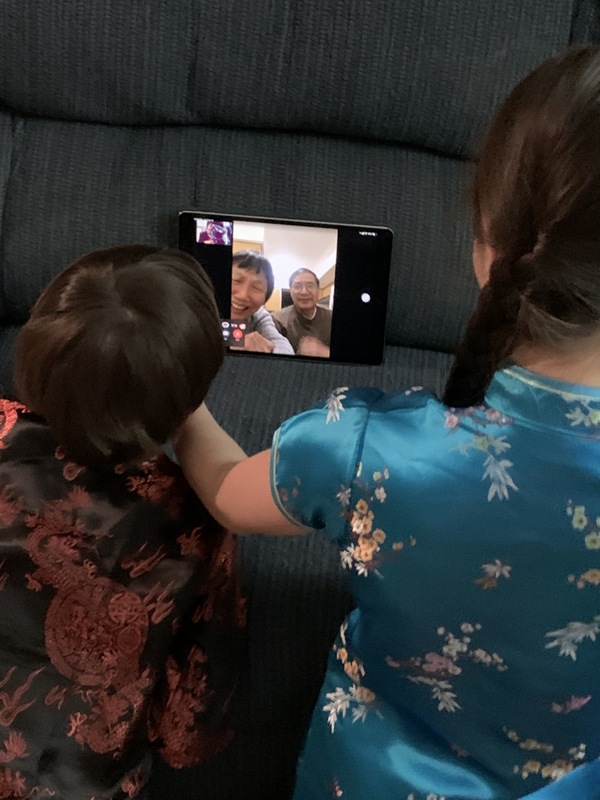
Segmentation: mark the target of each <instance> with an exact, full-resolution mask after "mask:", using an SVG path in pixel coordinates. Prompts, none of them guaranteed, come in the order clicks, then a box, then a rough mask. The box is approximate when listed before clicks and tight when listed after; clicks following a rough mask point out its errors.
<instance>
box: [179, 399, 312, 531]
mask: <svg viewBox="0 0 600 800" xmlns="http://www.w3.org/2000/svg"><path fill="white" fill-rule="evenodd" d="M175 450H176V453H177V458H178V459H179V463H180V464H181V468H182V469H183V472H184V474H185V476H186V478H187V479H188V481H189V483H190V485H191V486H192V487H193V489H194V491H195V492H196V494H197V495H198V497H199V498H200V499H201V500H202V502H203V503H204V505H205V506H206V508H207V509H208V510H209V511H210V513H211V514H212V515H213V517H214V518H215V519H216V520H217V521H218V522H220V523H221V525H223V526H224V527H226V528H229V529H230V530H232V531H235V533H272V534H288V535H294V534H295V535H298V534H301V533H307V532H308V531H309V530H310V529H309V528H304V527H301V526H299V525H294V524H293V523H292V522H291V521H290V520H289V518H288V517H285V516H284V515H283V514H282V513H281V511H280V510H279V509H278V507H277V506H276V505H275V501H274V500H273V497H272V495H271V485H270V461H271V451H270V450H265V451H263V452H262V453H259V454H258V455H256V456H253V457H252V458H248V457H247V456H246V454H245V453H244V451H243V450H242V449H241V447H240V446H239V445H238V444H236V442H234V440H233V439H232V438H231V437H230V436H229V435H228V434H227V433H225V431H224V430H223V429H222V428H221V427H220V426H219V425H218V424H217V422H216V421H215V419H214V418H213V416H212V414H211V413H210V411H209V410H208V408H207V407H206V406H205V405H204V403H203V404H202V405H201V406H200V408H198V409H197V410H196V411H194V413H193V414H190V416H189V417H188V418H187V420H186V421H185V422H184V423H183V425H182V426H181V428H180V429H179V432H178V434H177V440H176V443H175Z"/></svg>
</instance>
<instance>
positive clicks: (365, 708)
mask: <svg viewBox="0 0 600 800" xmlns="http://www.w3.org/2000/svg"><path fill="white" fill-rule="evenodd" d="M347 629H348V623H347V622H344V623H343V624H342V626H341V628H340V641H341V643H342V646H341V647H338V645H337V644H335V645H334V646H333V650H334V652H335V654H336V657H337V659H338V661H341V663H342V664H343V666H344V672H345V673H346V675H347V676H348V677H349V678H350V680H351V681H352V684H351V685H350V686H349V688H348V689H347V690H345V689H343V688H342V687H341V686H338V687H337V688H336V689H335V691H333V692H328V693H327V695H326V697H327V699H328V700H329V703H326V704H325V705H324V706H323V711H327V712H328V717H327V724H328V725H329V727H330V728H331V732H332V733H335V726H336V723H337V720H338V715H340V714H341V716H342V717H345V716H346V712H347V711H348V710H349V708H350V707H352V722H353V723H354V722H358V721H359V720H361V721H362V722H364V720H365V718H366V716H367V714H368V712H369V711H370V710H371V709H373V708H374V707H375V702H376V697H375V693H374V692H372V691H371V690H370V689H367V687H366V686H362V685H361V680H362V679H363V678H364V676H365V668H364V665H363V663H362V661H360V659H358V658H352V657H351V656H350V654H349V652H348V649H347V641H346V631H347ZM376 713H378V715H379V716H381V715H380V714H379V712H376Z"/></svg>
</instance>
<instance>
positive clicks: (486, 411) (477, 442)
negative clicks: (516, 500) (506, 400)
mask: <svg viewBox="0 0 600 800" xmlns="http://www.w3.org/2000/svg"><path fill="white" fill-rule="evenodd" d="M463 418H469V419H470V420H471V422H472V423H473V424H474V425H475V430H476V432H475V433H474V434H473V435H472V436H471V439H470V441H467V442H462V443H461V444H459V445H458V450H459V452H460V453H462V454H463V455H466V456H468V455H469V452H470V451H471V450H475V451H479V452H481V453H485V454H487V457H486V459H485V461H484V462H483V466H484V470H483V478H482V480H489V482H490V487H489V489H488V495H487V499H488V501H490V500H493V499H494V497H497V498H498V499H499V500H508V497H509V489H512V490H513V491H515V492H518V491H519V489H518V487H517V485H516V484H515V482H514V481H513V479H512V477H511V476H510V474H509V472H508V471H509V469H510V468H511V467H512V466H514V465H513V462H512V461H509V460H508V459H507V458H501V457H499V456H502V455H504V453H506V452H507V451H508V450H510V444H509V443H508V442H507V441H506V436H492V435H491V434H489V433H485V428H486V427H487V426H488V425H509V424H511V423H512V419H510V418H509V417H506V416H504V415H503V414H501V413H500V412H499V411H497V410H496V409H494V408H486V407H485V406H475V407H473V408H467V409H455V408H452V409H450V410H449V411H446V412H445V423H444V427H446V428H449V429H450V430H451V431H454V430H455V429H456V428H457V427H458V425H459V423H460V421H461V419H463Z"/></svg>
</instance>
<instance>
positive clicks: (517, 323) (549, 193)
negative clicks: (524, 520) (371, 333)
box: [444, 47, 600, 407]
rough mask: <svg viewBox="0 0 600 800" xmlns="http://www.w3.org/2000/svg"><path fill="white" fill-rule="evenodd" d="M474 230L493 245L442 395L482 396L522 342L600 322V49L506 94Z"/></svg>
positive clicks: (486, 153) (480, 175)
mask: <svg viewBox="0 0 600 800" xmlns="http://www.w3.org/2000/svg"><path fill="white" fill-rule="evenodd" d="M473 214H474V228H475V236H476V239H477V240H479V241H482V242H485V243H487V244H489V245H490V246H491V247H492V249H493V250H494V253H495V259H494V262H493V264H492V267H491V270H490V276H489V281H488V283H487V284H486V286H485V287H484V288H483V289H482V291H481V294H480V297H479V302H478V305H477V308H476V310H475V312H474V313H473V315H472V316H471V318H470V320H469V323H468V326H467V329H466V332H465V335H464V338H463V340H462V342H461V343H460V345H459V347H458V350H457V355H456V359H455V362H454V365H453V368H452V371H451V373H450V377H449V379H448V383H447V385H446V391H445V395H444V400H445V402H446V403H448V404H449V405H452V406H457V407H460V406H462V407H464V406H468V405H472V404H474V403H478V402H481V400H482V399H483V395H484V392H485V389H486V388H487V385H488V383H489V381H490V380H491V377H492V375H493V373H494V372H495V371H496V369H498V368H499V367H502V366H504V365H505V364H506V363H507V362H508V361H509V360H510V357H511V354H512V353H513V352H514V350H515V348H516V347H518V346H520V345H523V344H525V345H527V344H530V345H534V346H540V347H545V348H548V349H552V350H555V351H556V350H557V349H560V348H562V347H564V346H565V345H572V344H573V342H574V340H575V339H577V338H583V337H587V336H590V335H591V334H593V333H596V332H598V330H599V329H600V47H587V48H582V49H578V50H572V51H570V52H568V53H567V54H565V55H563V56H561V57H559V58H554V59H551V60H549V61H546V62H545V63H544V64H542V65H541V66H540V67H539V68H538V69H536V70H535V71H534V72H532V73H531V74H530V75H529V76H528V77H526V78H525V79H524V80H523V81H522V82H521V83H520V84H519V85H518V86H517V87H516V88H515V89H514V90H513V91H512V93H511V94H510V95H509V97H508V99H507V100H506V101H505V103H504V104H503V106H502V107H501V109H500V111H499V112H498V114H497V116H496V118H495V119H494V121H493V123H492V125H491V128H490V130H489V132H488V135H487V138H486V140H485V143H484V146H483V150H482V152H481V155H480V158H479V160H478V162H477V165H476V170H475V180H474V184H473Z"/></svg>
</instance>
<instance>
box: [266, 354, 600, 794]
mask: <svg viewBox="0 0 600 800" xmlns="http://www.w3.org/2000/svg"><path fill="white" fill-rule="evenodd" d="M272 491H273V496H274V498H275V500H276V502H277V504H278V506H279V507H280V509H281V510H282V512H283V513H284V514H285V515H287V516H289V517H290V518H292V519H294V520H296V521H300V522H302V523H303V524H305V525H309V526H311V527H315V528H322V529H324V530H325V532H326V535H327V536H328V537H330V538H331V539H333V540H334V541H335V542H336V543H337V545H338V546H339V551H340V558H341V564H342V567H343V569H344V570H345V571H346V573H347V576H348V579H349V582H350V588H351V591H352V593H353V595H354V598H355V601H356V608H355V610H354V611H353V612H351V614H350V615H349V616H348V618H347V619H346V620H345V622H344V623H343V625H342V626H341V629H340V632H339V635H338V637H337V640H336V642H335V644H334V645H333V649H332V652H331V654H330V658H329V663H328V668H327V674H326V676H325V681H324V685H323V687H322V690H321V694H320V696H319V699H318V702H317V705H316V708H315V711H314V715H313V719H312V723H311V726H310V730H309V733H308V737H307V741H306V744H305V749H304V753H303V755H302V757H301V759H300V764H299V768H298V780H297V786H296V792H295V795H294V800H313V799H314V800H319V799H320V798H323V800H325V798H331V797H334V798H342V800H376V799H377V798H382V800H392V799H393V800H514V799H515V798H521V797H528V798H531V799H532V800H599V799H600V760H598V759H599V757H600V389H595V388H590V387H585V386H574V385H571V384H565V383H560V382H558V381H554V380H550V379H546V378H543V377H541V376H539V375H536V374H534V373H531V372H528V371H526V370H523V369H520V368H517V367H510V368H508V369H505V370H502V371H500V372H498V373H497V374H496V375H495V377H494V380H493V381H492V384H491V385H490V387H489V389H488V391H487V393H486V401H485V404H484V405H482V406H478V407H474V408H468V409H458V410H457V409H452V408H448V407H447V406H445V405H443V404H442V403H441V402H440V401H439V400H438V399H437V398H436V397H435V396H434V395H432V394H431V393H430V392H426V391H423V390H421V389H411V390H410V391H407V392H403V393H398V394H393V395H386V394H383V393H382V392H380V391H378V390H374V389H362V390H354V391H348V390H347V389H346V388H343V389H337V390H336V391H335V392H333V394H332V395H331V396H330V398H329V399H328V400H327V402H326V404H325V406H324V407H322V408H316V409H313V410H310V411H307V412H305V413H303V414H300V415H299V416H297V417H295V418H293V419H291V420H288V421H287V422H286V423H284V425H283V426H282V427H281V428H280V430H279V431H278V432H277V433H276V434H275V439H274V445H273V455H272Z"/></svg>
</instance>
